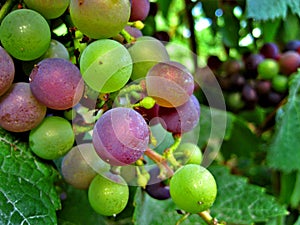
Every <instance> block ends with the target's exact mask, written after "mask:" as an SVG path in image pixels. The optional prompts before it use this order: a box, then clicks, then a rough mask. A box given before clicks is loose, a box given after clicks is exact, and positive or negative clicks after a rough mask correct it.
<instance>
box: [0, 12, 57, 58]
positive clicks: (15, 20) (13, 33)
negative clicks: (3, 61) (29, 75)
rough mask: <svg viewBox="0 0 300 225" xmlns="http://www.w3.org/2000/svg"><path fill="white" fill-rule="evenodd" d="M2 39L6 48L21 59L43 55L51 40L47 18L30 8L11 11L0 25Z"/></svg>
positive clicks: (0, 37)
mask: <svg viewBox="0 0 300 225" xmlns="http://www.w3.org/2000/svg"><path fill="white" fill-rule="evenodd" d="M0 40H1V43H2V45H3V47H4V48H5V50H6V51H7V52H8V53H9V54H10V55H12V56H13V57H15V58H17V59H20V60H25V61H28V60H34V59H37V58H38V57H40V56H42V55H43V54H44V53H45V52H46V51H47V49H48V48H49V44H50V41H51V32H50V28H49V25H48V23H47V21H46V20H45V18H44V17H43V16H41V15H40V14H39V13H37V12H35V11H33V10H30V9H19V10H15V11H12V12H11V13H9V14H8V15H7V16H6V17H5V18H4V20H3V21H2V24H1V26H0Z"/></svg>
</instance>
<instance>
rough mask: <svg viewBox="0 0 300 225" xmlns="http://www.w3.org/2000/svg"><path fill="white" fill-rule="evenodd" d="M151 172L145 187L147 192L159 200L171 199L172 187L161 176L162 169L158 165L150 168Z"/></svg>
mask: <svg viewBox="0 0 300 225" xmlns="http://www.w3.org/2000/svg"><path fill="white" fill-rule="evenodd" d="M149 174H150V179H149V181H148V184H147V185H146V188H145V191H146V192H147V194H148V195H150V196H151V197H152V198H155V199H157V200H165V199H169V198H170V197H171V196H170V187H169V185H166V184H165V183H164V182H163V180H162V179H160V178H159V174H160V169H159V168H158V167H154V168H152V169H151V170H149Z"/></svg>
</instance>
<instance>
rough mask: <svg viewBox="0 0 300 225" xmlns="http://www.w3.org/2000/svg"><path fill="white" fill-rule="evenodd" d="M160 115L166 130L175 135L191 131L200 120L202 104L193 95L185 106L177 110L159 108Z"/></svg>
mask: <svg viewBox="0 0 300 225" xmlns="http://www.w3.org/2000/svg"><path fill="white" fill-rule="evenodd" d="M158 115H159V118H160V120H162V125H163V126H164V127H165V129H166V130H167V131H169V132H172V133H173V134H182V133H186V132H188V131H191V130H192V129H193V128H195V127H196V125H197V124H198V122H199V119H200V104H199V102H198V100H197V98H196V97H195V96H194V95H192V96H191V97H190V99H189V100H188V101H187V102H186V103H185V104H183V105H181V106H179V107H176V108H167V107H159V111H158Z"/></svg>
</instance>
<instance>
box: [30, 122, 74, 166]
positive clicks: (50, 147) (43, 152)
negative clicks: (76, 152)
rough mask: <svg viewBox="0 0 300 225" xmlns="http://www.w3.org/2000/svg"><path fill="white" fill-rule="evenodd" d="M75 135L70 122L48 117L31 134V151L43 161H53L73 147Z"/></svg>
mask: <svg viewBox="0 0 300 225" xmlns="http://www.w3.org/2000/svg"><path fill="white" fill-rule="evenodd" d="M74 140H75V134H74V132H73V129H72V126H71V124H70V123H69V121H68V120H66V119H64V118H62V117H58V116H48V117H46V118H45V119H44V120H43V121H42V122H41V123H40V124H39V125H38V126H37V127H35V128H34V129H32V130H31V131H30V133H29V146H30V148H31V150H32V151H33V152H34V153H35V154H36V155H37V156H39V157H41V158H43V159H48V160H53V159H57V158H59V157H61V156H63V155H65V154H66V153H67V152H68V151H69V150H70V149H71V148H72V146H73V143H74Z"/></svg>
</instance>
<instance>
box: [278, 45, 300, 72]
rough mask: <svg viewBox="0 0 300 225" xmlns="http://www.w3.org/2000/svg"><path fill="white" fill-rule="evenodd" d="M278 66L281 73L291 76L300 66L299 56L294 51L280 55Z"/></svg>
mask: <svg viewBox="0 0 300 225" xmlns="http://www.w3.org/2000/svg"><path fill="white" fill-rule="evenodd" d="M279 66H280V72H281V73H283V74H285V75H291V74H292V73H294V72H296V71H297V70H298V68H299V66H300V54H299V53H298V52H294V51H286V52H284V53H282V54H281V56H280V59H279Z"/></svg>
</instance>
